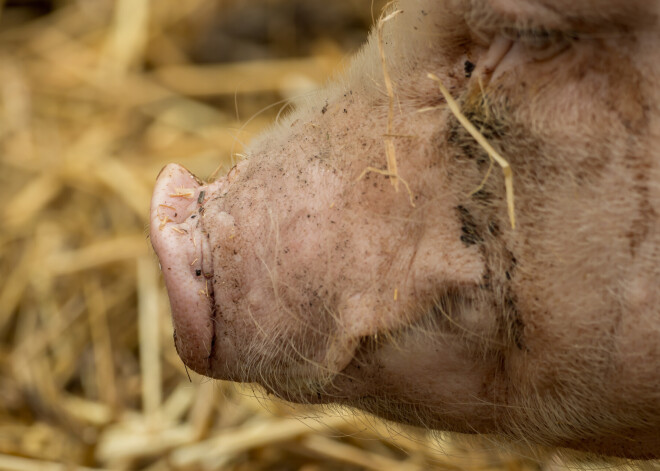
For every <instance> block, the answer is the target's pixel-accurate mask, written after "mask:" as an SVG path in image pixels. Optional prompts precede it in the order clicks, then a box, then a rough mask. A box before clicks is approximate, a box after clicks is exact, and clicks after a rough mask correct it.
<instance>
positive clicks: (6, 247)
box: [0, 0, 532, 471]
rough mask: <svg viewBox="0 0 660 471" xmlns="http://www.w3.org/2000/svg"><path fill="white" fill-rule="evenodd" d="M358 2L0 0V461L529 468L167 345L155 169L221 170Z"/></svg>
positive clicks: (356, 16) (345, 35) (357, 10)
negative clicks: (265, 394)
mask: <svg viewBox="0 0 660 471" xmlns="http://www.w3.org/2000/svg"><path fill="white" fill-rule="evenodd" d="M317 3H318V4H317ZM358 3H359V2H352V1H349V0H344V1H341V2H340V1H338V2H335V3H333V2H301V1H298V2H295V1H291V0H269V1H266V0H262V1H255V2H252V3H249V2H241V1H239V0H225V1H214V2H211V1H207V0H151V1H149V0H116V1H111V0H94V1H87V0H75V1H74V0H60V1H55V0H53V1H50V2H49V1H41V2H34V1H32V2H22V3H21V2H11V4H10V3H9V2H0V8H3V7H2V5H3V4H4V8H3V9H2V11H1V13H0V14H1V15H2V16H1V17H0V201H2V203H3V204H2V205H1V206H0V221H2V223H1V225H0V469H3V470H72V469H88V468H94V469H149V470H154V471H155V470H161V469H162V470H166V469H236V470H252V469H273V470H275V469H278V470H284V469H304V470H306V471H312V470H331V469H374V470H382V469H401V470H421V469H432V468H433V469H436V468H437V469H502V468H507V469H527V468H530V467H532V465H531V464H529V463H527V462H525V461H523V460H522V459H508V458H506V457H501V456H499V455H498V454H497V453H496V452H494V451H492V450H491V451H488V450H483V451H481V452H477V451H471V452H469V453H468V452H466V451H464V450H462V449H461V448H460V446H459V445H456V444H452V442H451V441H447V442H446V443H443V444H442V445H435V446H434V447H429V446H427V445H428V444H429V443H430V442H429V440H428V439H427V437H425V436H423V435H415V434H414V433H412V432H408V433H406V434H404V435H401V434H399V433H397V432H396V431H394V430H386V429H384V428H383V425H378V424H374V423H372V422H371V421H370V420H369V419H366V418H364V417H361V416H356V415H354V414H344V415H343V416H330V417H327V418H324V421H323V424H322V423H321V422H320V421H319V420H317V419H316V418H315V413H314V411H308V410H303V409H300V408H298V409H296V408H294V407H292V406H288V405H286V404H281V403H267V404H264V403H262V402H263V401H261V400H260V399H258V398H256V397H255V396H254V395H253V394H252V393H251V392H250V390H242V389H240V388H239V387H238V386H233V385H229V384H224V383H221V382H210V381H208V380H206V379H204V378H201V377H198V376H194V375H192V380H189V378H188V376H187V374H186V371H185V370H184V367H183V365H182V363H181V361H180V360H179V359H178V356H177V354H176V352H175V350H174V347H173V342H172V328H171V323H170V320H169V306H168V302H167V297H166V293H165V291H164V288H163V285H162V280H161V277H160V273H159V270H158V265H157V261H156V258H155V256H154V255H153V253H152V251H151V247H150V245H149V241H148V240H147V237H146V224H147V221H148V207H149V200H150V194H151V189H152V185H153V183H154V180H155V176H156V175H157V174H158V171H159V170H160V169H161V167H162V166H163V165H164V164H166V163H168V162H178V163H181V164H183V165H184V166H186V167H187V168H189V169H190V170H191V171H193V172H194V173H196V174H198V175H200V176H208V175H210V174H211V173H212V172H213V171H214V170H215V169H216V167H217V166H218V165H221V166H222V167H223V168H224V169H225V170H226V169H228V168H229V167H230V165H231V161H232V153H240V151H241V149H242V145H243V143H244V142H246V141H247V140H249V139H250V137H251V136H252V135H253V134H254V133H256V132H257V131H258V130H259V129H261V128H263V127H264V126H265V125H267V124H268V123H270V122H272V120H273V119H274V117H275V115H276V114H277V112H278V111H279V107H271V108H266V107H267V106H268V105H270V104H272V103H275V102H277V101H279V100H282V99H283V98H287V97H289V96H291V95H295V94H300V93H304V92H306V91H308V90H310V89H311V88H314V87H316V86H318V84H320V83H322V82H323V80H324V79H325V77H326V76H327V75H328V74H329V73H330V72H331V71H332V70H334V69H335V68H336V67H338V66H339V65H340V64H341V62H342V60H343V59H344V55H345V54H346V52H347V51H348V50H349V49H351V48H353V47H355V46H357V44H359V42H361V41H362V40H363V39H364V37H365V34H366V33H365V29H366V27H367V26H368V24H369V23H370V21H371V12H370V9H369V5H368V4H369V2H361V3H364V5H359V6H358ZM376 8H378V6H376ZM38 9H41V10H42V11H37V10H38ZM47 10H48V11H47ZM293 19H295V21H294V20H293ZM315 22H316V23H315ZM310 24H311V26H309V25H310ZM227 31H228V32H227ZM319 31H320V33H319ZM328 38H332V39H328ZM264 108H266V110H265V111H264V112H263V113H260V114H257V113H258V112H259V111H260V110H262V109H264ZM249 118H252V119H251V120H249V121H248V119H249ZM292 416H295V417H297V418H291V417H292ZM441 448H442V450H441ZM443 453H448V454H443ZM82 466H86V467H87V468H82Z"/></svg>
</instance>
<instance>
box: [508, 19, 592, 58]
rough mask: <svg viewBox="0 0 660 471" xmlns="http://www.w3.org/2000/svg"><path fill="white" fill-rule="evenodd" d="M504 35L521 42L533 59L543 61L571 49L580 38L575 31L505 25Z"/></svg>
mask: <svg viewBox="0 0 660 471" xmlns="http://www.w3.org/2000/svg"><path fill="white" fill-rule="evenodd" d="M501 34H502V36H504V37H506V38H508V39H511V40H512V41H516V42H518V43H519V44H521V45H522V46H523V47H524V48H525V50H526V51H527V53H528V54H529V56H530V57H531V59H532V60H534V61H537V62H541V61H546V60H549V59H552V58H554V57H556V56H558V55H559V54H561V53H562V52H564V51H566V50H567V49H569V48H570V47H571V46H572V45H573V43H574V42H575V41H577V40H578V39H579V37H578V35H577V33H575V32H565V31H560V30H548V29H545V28H515V27H505V28H503V29H502V31H501Z"/></svg>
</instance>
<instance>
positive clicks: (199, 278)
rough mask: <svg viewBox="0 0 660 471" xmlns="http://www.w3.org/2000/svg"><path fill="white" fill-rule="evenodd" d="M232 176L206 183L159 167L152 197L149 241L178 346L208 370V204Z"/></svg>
mask: <svg viewBox="0 0 660 471" xmlns="http://www.w3.org/2000/svg"><path fill="white" fill-rule="evenodd" d="M227 186H228V179H222V180H219V181H217V182H214V183H212V184H208V185H207V184H203V183H202V182H201V181H200V180H199V179H197V178H196V177H195V176H194V175H192V174H191V173H190V172H188V171H187V170H186V169H184V168H183V167H181V166H179V165H176V164H170V165H167V166H166V167H165V168H163V170H161V172H160V174H159V175H158V179H157V181H156V186H155V189H154V193H153V196H152V201H151V216H150V222H151V224H150V239H151V243H152V245H153V247H154V250H155V252H156V255H157V256H158V259H159V262H160V267H161V270H162V273H163V278H164V280H165V285H166V287H167V292H168V295H169V299H170V305H171V310H172V320H173V324H174V338H175V346H176V348H177V351H178V353H179V355H180V356H181V359H182V360H183V361H184V363H185V364H186V365H187V366H189V367H190V368H192V369H193V370H195V371H197V372H199V373H202V374H205V373H207V372H208V370H209V362H210V361H211V360H210V358H211V351H212V346H213V345H212V343H213V332H214V325H213V316H212V313H213V310H214V298H213V282H212V281H213V263H212V250H211V246H210V243H209V235H208V233H207V232H206V230H205V228H204V213H205V209H204V205H205V203H206V202H208V201H209V199H211V198H214V197H217V196H219V195H221V194H223V193H224V192H226V188H227Z"/></svg>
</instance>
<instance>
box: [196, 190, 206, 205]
mask: <svg viewBox="0 0 660 471" xmlns="http://www.w3.org/2000/svg"><path fill="white" fill-rule="evenodd" d="M205 194H206V191H204V190H202V191H200V192H199V196H198V197H197V204H202V201H204V195H205Z"/></svg>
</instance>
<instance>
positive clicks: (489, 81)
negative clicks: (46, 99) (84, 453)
mask: <svg viewBox="0 0 660 471" xmlns="http://www.w3.org/2000/svg"><path fill="white" fill-rule="evenodd" d="M389 8H390V9H389V10H388V11H387V12H386V13H385V15H386V16H384V17H383V18H382V20H381V22H380V23H379V26H378V27H377V28H376V29H375V30H374V31H373V32H372V34H371V36H370V39H369V41H368V43H367V44H366V45H365V46H364V47H363V49H362V50H361V51H360V52H359V53H358V54H357V55H356V57H355V58H354V60H353V61H352V63H351V65H350V66H349V67H348V69H347V70H346V72H345V73H343V74H342V75H341V76H339V77H337V78H336V79H335V80H334V81H333V82H332V83H330V84H328V85H327V86H326V87H325V88H324V89H322V90H320V91H319V92H318V93H316V94H314V96H312V97H308V98H306V99H304V100H303V101H301V102H300V103H298V105H297V107H296V110H295V111H293V112H292V113H291V114H290V115H289V116H288V117H287V118H285V119H283V120H281V121H280V122H279V123H278V124H276V125H275V126H274V127H273V128H272V129H270V130H269V131H268V132H265V133H264V134H263V135H262V136H260V137H258V138H257V139H255V140H254V141H253V142H252V143H251V145H250V146H249V150H248V152H247V153H246V158H245V159H244V160H242V161H241V162H240V163H238V165H236V166H235V167H234V168H233V169H232V170H231V171H230V172H229V174H228V175H227V176H225V177H222V178H219V179H217V180H215V181H212V182H204V181H201V180H199V179H198V178H197V177H195V176H193V175H191V174H190V173H189V172H188V171H187V170H185V169H184V168H183V167H181V166H178V165H176V164H170V165H168V166H166V167H165V168H164V169H163V170H162V171H161V173H160V175H159V176H158V178H157V182H156V186H155V189H154V194H153V200H152V206H151V229H150V231H151V241H152V244H153V247H154V249H155V252H156V254H157V256H158V258H159V261H160V265H161V269H162V273H163V276H164V281H165V284H166V287H167V290H168V294H169V298H170V303H171V309H172V317H173V324H174V330H175V334H174V337H175V346H176V348H177V351H178V353H179V355H180V357H181V358H182V360H183V362H184V363H185V364H186V365H187V366H188V367H189V368H191V369H193V370H194V371H196V372H199V373H201V374H203V375H206V376H209V377H212V378H219V379H223V380H230V381H237V382H246V383H256V384H258V385H260V386H261V387H263V389H264V390H265V391H266V392H267V393H269V394H273V395H275V396H277V397H279V398H282V399H284V400H287V401H292V402H297V403H310V404H328V403H337V404H342V405H348V406H351V407H354V408H357V409H361V410H364V411H367V412H369V413H372V414H375V415H376V416H379V417H382V418H384V419H386V420H391V421H396V422H400V423H403V424H408V425H412V426H419V427H425V428H428V429H432V430H444V431H453V432H458V433H465V434H491V435H493V436H497V437H502V438H503V439H504V440H511V441H514V442H516V441H518V442H525V443H531V444H534V445H537V446H540V447H552V448H553V449H555V448H556V449H573V450H579V451H582V452H587V453H595V454H599V455H604V456H615V457H625V458H631V459H652V458H660V289H659V288H660V219H659V217H658V215H659V211H660V155H658V152H659V149H660V87H659V86H658V84H660V22H659V21H660V20H659V15H660V2H659V1H657V0H599V1H596V0H401V1H400V2H399V4H395V5H394V6H391V7H389ZM441 87H444V89H445V90H446V91H447V97H445V95H444V94H443V93H442V90H441ZM451 102H453V103H454V104H455V105H456V107H455V108H456V109H455V110H453V111H452V109H451V107H450V106H449V105H450V103H451ZM461 117H462V118H465V119H466V120H467V121H468V124H471V125H472V126H473V127H474V129H476V131H477V132H478V136H480V137H481V138H482V140H483V141H485V142H486V143H487V144H488V145H490V146H491V147H492V149H494V151H495V152H496V153H497V155H498V156H499V160H497V159H496V158H495V157H494V155H493V153H492V152H490V151H487V149H486V147H485V146H484V144H483V143H480V142H478V141H477V140H476V138H475V134H474V133H473V132H471V131H470V130H469V126H466V125H465V124H464V123H462V122H461V119H460V118H461ZM507 165H508V167H509V170H510V174H507V172H505V170H506V166H507ZM514 218H515V219H514Z"/></svg>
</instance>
